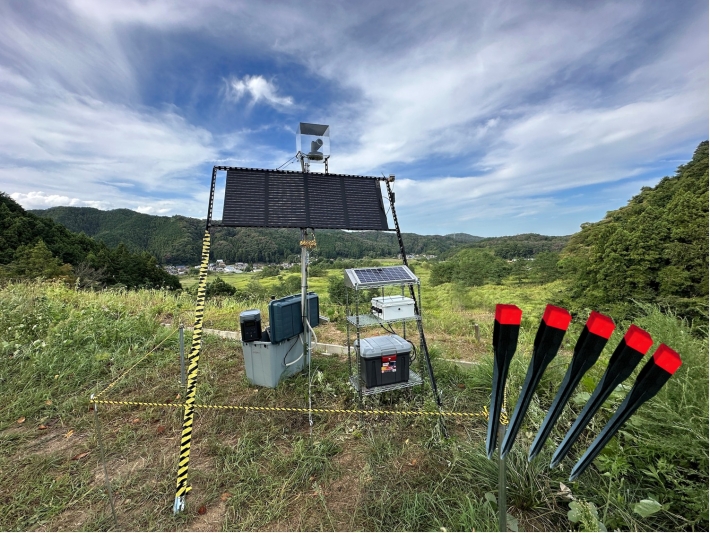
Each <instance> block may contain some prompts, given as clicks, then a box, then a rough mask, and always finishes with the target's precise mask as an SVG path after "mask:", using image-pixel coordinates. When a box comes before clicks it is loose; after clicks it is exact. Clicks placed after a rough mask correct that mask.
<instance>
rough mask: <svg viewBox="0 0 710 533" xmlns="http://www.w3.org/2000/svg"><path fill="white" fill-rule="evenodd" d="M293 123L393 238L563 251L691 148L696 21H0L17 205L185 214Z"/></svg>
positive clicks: (360, 7) (540, 9)
mask: <svg viewBox="0 0 710 533" xmlns="http://www.w3.org/2000/svg"><path fill="white" fill-rule="evenodd" d="M301 121H303V122H315V123H323V124H329V125H330V126H331V152H332V156H331V164H330V170H331V172H336V173H358V174H368V175H381V174H382V173H384V174H387V175H389V174H395V175H396V176H397V181H396V183H395V191H396V193H397V212H398V217H399V219H400V224H401V226H402V229H403V231H408V232H417V233H422V234H445V233H453V232H467V233H471V234H474V235H481V236H495V235H510V234H517V233H527V232H536V233H543V234H549V235H564V234H570V233H574V232H575V231H577V230H578V229H579V225H580V224H581V223H583V222H591V221H596V220H599V219H600V218H602V217H603V216H604V214H605V213H606V212H607V211H609V210H612V209H616V208H618V207H620V206H622V205H624V204H625V203H626V202H627V200H628V199H629V198H630V197H631V196H633V195H634V194H636V193H637V192H638V191H639V189H640V188H641V187H642V186H645V185H648V186H653V185H655V184H656V183H657V182H658V181H659V180H660V178H662V177H663V176H665V175H671V174H673V173H674V171H675V169H676V168H677V167H678V165H679V164H682V163H684V162H686V161H687V160H688V159H689V158H690V157H691V156H692V153H693V150H694V149H695V147H696V146H697V145H698V143H699V142H700V141H702V140H705V139H707V138H708V4H707V2H706V1H682V0H681V1H672V2H659V1H649V2H642V1H634V0H624V1H620V2H569V1H560V2H545V1H535V2H521V1H515V2H513V1H510V2H507V1H499V2H483V1H480V2H474V1H469V0H465V1H442V2H414V1H403V2H395V1H388V2H382V1H377V2H375V1H372V2H369V1H360V2H345V1H343V2H333V1H322V2H311V1H307V0H303V1H301V2H278V1H270V2H248V3H247V2H239V1H234V0H230V1H227V0H201V1H200V2H195V1H182V0H180V1H170V2H169V1H161V0H158V1H146V0H141V1H139V0H122V1H121V2H98V1H94V2H90V1H87V0H72V1H66V2H62V1H56V2H33V1H27V0H25V1H12V0H11V1H6V2H3V3H2V4H1V5H0V191H4V192H6V193H8V194H10V195H11V196H12V197H13V198H15V199H16V200H17V201H18V202H19V203H20V204H22V205H23V206H24V207H26V208H34V209H41V208H46V207H51V206H55V205H75V206H93V207H98V208H101V209H115V208H124V207H125V208H129V209H134V210H138V211H141V212H145V213H151V214H160V215H172V214H182V215H187V216H194V217H204V216H205V214H206V199H207V195H208V186H209V179H210V172H211V168H212V166H213V165H215V164H219V165H234V166H248V167H261V168H275V167H278V166H280V165H281V164H283V163H284V162H286V161H287V160H288V159H289V158H290V157H291V156H292V155H293V154H294V153H295V131H296V128H297V126H298V123H299V122H301ZM287 168H291V169H294V170H295V169H296V166H295V165H292V166H291V167H287ZM313 170H314V171H318V170H319V168H318V167H314V168H313ZM218 212H219V209H218ZM218 214H219V213H218Z"/></svg>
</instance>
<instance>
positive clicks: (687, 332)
mask: <svg viewBox="0 0 710 533" xmlns="http://www.w3.org/2000/svg"><path fill="white" fill-rule="evenodd" d="M417 273H418V275H420V276H421V277H422V279H423V280H424V285H423V297H424V305H425V309H424V311H425V317H426V320H427V322H426V330H427V334H428V337H430V338H431V340H430V344H431V345H432V347H433V349H432V353H433V356H434V357H433V364H434V369H435V373H436V376H437V382H438V384H439V388H440V389H441V391H442V396H443V399H444V405H445V407H446V408H447V409H451V410H460V411H471V412H478V411H480V410H481V409H482V407H483V406H484V405H486V404H487V403H488V395H489V393H490V381H491V372H492V362H491V355H490V348H489V339H490V335H491V334H490V325H491V322H492V314H491V313H492V305H494V303H495V302H496V301H505V302H510V303H518V304H519V305H521V306H522V307H523V309H524V312H525V314H524V316H526V317H529V318H527V321H525V322H524V323H523V328H522V333H521V340H520V345H519V349H518V352H517V354H516V356H515V358H514V360H513V364H512V367H511V374H510V380H509V391H510V398H509V404H510V405H514V402H515V400H516V396H517V391H518V390H519V387H520V385H521V384H522V381H523V378H524V374H525V371H526V368H527V362H528V360H529V354H530V346H531V344H532V339H533V336H534V333H535V329H536V328H537V323H536V320H539V316H540V314H541V311H542V308H543V307H544V303H545V300H548V299H554V295H555V293H556V291H559V290H562V288H561V287H560V286H558V285H555V284H552V285H549V286H542V287H525V286H517V285H515V284H511V285H503V286H495V287H493V286H487V287H480V288H475V289H471V290H469V291H466V292H465V293H462V292H460V291H459V292H457V291H456V290H454V288H452V287H449V286H441V287H436V288H432V287H428V285H427V284H426V279H427V276H428V273H427V271H426V270H425V269H423V268H421V269H418V271H417ZM325 279H327V278H314V280H319V281H320V280H325ZM526 291H527V292H526ZM319 292H320V293H321V294H322V295H323V296H322V298H323V304H322V305H323V308H324V309H325V310H326V312H332V311H333V309H334V308H332V306H331V304H330V303H329V302H328V301H327V297H326V296H325V295H326V294H327V292H326V291H325V289H323V290H320V289H319ZM193 304H194V302H193V300H192V298H191V297H189V296H188V295H186V294H182V295H173V294H169V293H164V292H160V291H136V292H124V291H119V292H111V291H106V292H100V293H90V292H75V291H73V290H71V289H68V288H65V287H63V286H62V285H59V284H51V283H31V284H11V285H6V286H4V287H2V288H0V307H1V308H2V309H3V313H2V315H0V385H1V386H0V406H1V407H0V507H2V509H3V512H2V513H0V529H1V530H39V529H50V530H86V529H90V530H106V529H113V528H116V529H122V530H143V531H148V530H176V529H180V530H184V529H189V530H209V529H226V530H257V529H258V530H286V529H289V530H291V529H299V530H313V531H316V530H383V531H384V530H440V528H446V529H447V530H466V531H470V530H472V529H475V530H494V529H496V527H497V517H496V504H495V501H496V496H497V476H498V472H497V467H496V464H495V463H494V462H491V461H489V460H488V459H487V457H486V455H485V447H484V439H485V429H486V427H485V424H486V421H485V420H484V419H482V418H474V419H450V420H447V426H448V429H449V433H450V438H448V439H442V438H441V437H440V435H439V434H438V432H437V427H436V424H435V423H434V421H433V420H432V419H427V418H407V417H385V416H379V417H362V418H361V417H358V416H356V415H343V414H332V415H315V416H314V425H313V427H312V428H310V426H309V424H308V419H307V416H304V415H294V414H290V413H281V412H276V413H273V414H271V415H268V416H267V415H259V414H244V413H243V412H235V411H221V410H198V411H197V415H196V420H195V428H194V437H193V445H192V456H191V466H190V482H191V485H192V487H193V490H192V492H191V493H190V495H189V496H188V499H187V501H188V507H187V510H186V512H185V513H182V514H180V515H178V516H177V517H174V516H173V515H172V513H171V510H170V509H171V507H172V503H173V497H174V490H175V475H176V465H177V455H178V450H179V436H180V431H181V424H182V414H181V411H180V409H171V408H164V407H149V408H141V409H135V408H132V407H130V406H111V407H108V406H101V407H100V412H99V414H100V417H101V423H102V426H103V435H104V440H105V448H106V454H107V461H108V470H109V473H110V475H111V480H112V486H113V490H114V493H115V497H116V510H117V515H118V524H117V525H114V523H113V520H112V517H111V513H110V508H109V506H108V501H107V497H106V493H105V489H104V485H103V483H104V480H103V472H102V469H101V461H100V454H99V451H98V443H97V442H96V433H95V429H94V413H93V412H91V411H89V409H88V407H89V406H88V400H87V399H88V396H89V394H90V393H91V392H95V391H97V390H99V388H103V386H105V385H106V384H107V383H109V382H110V381H111V380H112V379H114V378H115V377H117V376H119V375H120V374H121V373H122V372H123V371H124V370H125V369H127V368H129V367H130V366H131V365H132V364H134V363H135V362H136V361H138V360H139V359H140V358H141V357H142V356H143V355H144V354H145V353H147V352H148V351H150V350H151V349H153V348H154V347H155V346H156V345H157V344H158V343H159V342H160V341H161V340H163V339H164V338H165V337H166V336H167V335H169V334H170V332H171V331H172V330H171V329H168V328H164V327H162V326H161V325H160V324H161V323H163V322H173V323H176V322H178V321H181V320H182V321H184V322H185V323H190V322H191V320H192V312H193ZM251 306H259V307H262V311H265V302H245V301H237V300H233V299H229V298H223V299H216V300H215V301H213V302H209V303H208V306H207V311H206V321H212V322H211V323H212V324H213V326H212V327H214V326H215V325H219V326H220V327H222V328H223V329H232V330H236V329H237V322H238V314H239V312H240V311H241V310H243V309H245V308H248V307H251ZM642 314H643V316H642V317H641V318H639V319H638V320H637V324H638V325H640V326H641V327H644V328H646V329H647V330H648V331H649V332H650V333H651V334H652V336H653V338H654V340H655V341H656V344H658V343H660V342H666V343H667V344H669V345H670V346H672V347H673V348H675V349H677V350H678V351H679V352H680V353H681V356H682V357H683V361H684V364H683V366H682V367H681V369H680V370H679V371H678V372H677V373H676V375H674V377H673V379H671V380H670V381H669V383H668V384H667V385H666V387H665V388H664V389H663V390H662V391H661V392H660V393H659V394H658V396H656V397H655V398H654V399H653V400H651V401H650V402H648V403H647V404H645V405H644V406H643V407H642V408H641V409H640V410H639V411H638V413H637V414H636V415H635V416H634V417H632V419H631V420H630V421H629V423H628V424H626V425H625V426H624V427H623V428H622V430H621V432H620V433H619V435H618V436H617V437H616V438H614V439H613V440H612V442H611V443H610V445H609V446H607V448H606V449H605V451H604V453H603V454H602V455H601V456H600V457H599V458H598V459H597V460H596V461H595V463H594V465H593V467H591V468H590V469H589V470H588V471H587V472H586V473H585V474H584V475H583V476H582V477H581V478H580V479H579V480H578V481H577V482H575V483H568V482H567V481H566V479H567V476H568V474H569V470H570V468H571V466H572V464H573V463H572V461H573V459H574V458H576V457H578V456H579V454H580V453H581V452H582V451H583V450H584V449H585V447H586V446H587V445H588V444H589V443H590V442H591V440H592V439H593V438H594V436H595V435H596V432H598V430H599V429H600V428H601V427H602V426H603V424H604V423H605V421H606V420H607V419H608V417H609V416H610V415H611V413H612V412H613V411H614V409H615V407H616V406H617V405H618V404H619V403H620V401H621V400H622V399H623V396H624V394H625V392H624V391H623V390H619V391H617V392H615V393H614V395H613V396H612V398H611V399H610V400H609V401H608V402H607V404H605V406H604V408H603V409H602V410H601V412H600V413H599V414H598V415H597V416H595V418H594V420H593V421H592V424H591V425H590V427H589V428H588V430H587V432H585V433H584V434H583V436H582V437H581V441H580V442H579V443H578V445H577V446H576V447H575V448H574V449H573V450H572V453H571V458H570V459H567V460H566V461H565V462H563V464H562V465H561V467H559V468H558V469H556V470H554V471H550V470H549V468H548V467H547V464H549V459H550V456H551V454H552V451H553V450H554V445H555V443H557V442H559V441H560V439H561V437H562V436H563V434H564V431H565V430H566V425H567V424H568V423H569V422H571V420H573V417H574V415H575V413H576V412H578V411H579V410H580V409H581V407H582V404H581V403H580V402H577V403H575V402H574V401H573V402H571V404H570V405H569V406H568V407H567V408H566V411H565V413H564V414H563V415H562V417H561V422H560V423H558V427H556V428H555V430H554V431H553V433H552V435H551V437H550V439H549V441H548V442H547V444H546V446H545V448H544V450H543V452H541V454H540V456H539V457H538V458H537V459H536V460H535V461H533V462H532V463H528V461H527V447H528V446H529V444H530V442H531V441H532V438H533V437H534V433H535V430H536V428H537V427H538V426H539V424H540V422H541V421H542V418H543V417H544V415H545V411H546V409H547V407H548V406H549V405H550V403H551V401H552V398H553V396H554V394H555V392H556V387H557V385H558V384H559V381H560V379H561V378H562V375H563V374H564V372H565V369H566V365H567V362H568V361H569V358H570V355H571V349H572V347H573V344H572V342H573V341H570V340H569V339H575V338H576V336H577V335H578V334H579V331H580V329H581V324H583V318H581V317H580V318H578V319H576V320H575V321H574V322H573V327H572V328H571V331H570V333H569V334H568V337H567V338H566V340H565V344H564V345H563V350H562V351H561V353H560V355H558V357H557V358H556V359H555V360H554V361H553V363H552V364H551V365H550V367H549V368H548V371H547V372H546V373H545V376H544V377H543V380H542V383H541V384H540V386H539V387H538V389H537V394H536V396H535V398H534V401H533V405H532V406H531V408H530V411H529V413H528V415H527V417H526V420H525V422H524V425H523V427H522V429H521V432H520V436H519V437H518V441H517V442H516V445H515V447H514V448H513V451H512V452H511V455H510V456H509V468H508V482H509V483H508V486H509V488H508V505H509V512H510V513H511V514H512V515H513V516H514V517H515V518H516V519H517V520H518V523H519V526H520V528H521V529H528V530H535V529H536V530H567V529H570V528H572V529H585V528H589V527H592V526H594V525H596V524H594V523H593V521H589V520H588V521H585V522H575V523H571V522H570V521H569V520H568V516H567V511H568V510H569V503H570V500H569V499H568V498H567V497H566V496H565V492H564V491H561V490H560V487H561V485H560V483H563V484H565V485H567V486H568V487H569V489H570V490H571V494H572V496H573V497H574V498H575V501H576V502H577V503H579V504H580V505H582V506H585V508H586V509H592V507H591V506H592V505H593V506H594V509H595V510H596V511H597V512H598V517H599V520H600V521H601V522H603V524H604V525H605V526H606V528H607V529H623V530H627V529H628V530H702V529H704V530H707V528H708V525H709V524H708V505H707V502H708V345H707V332H702V331H696V330H694V329H693V327H692V325H690V324H688V323H687V322H683V321H681V320H679V319H677V318H676V317H674V316H672V315H669V314H664V313H661V312H660V311H659V310H658V309H656V308H646V309H644V310H643V313H642ZM471 321H477V322H478V323H479V325H480V328H481V341H480V343H476V341H475V339H474V338H473V333H472V328H471V327H470V325H471ZM626 326H627V324H620V325H619V327H618V328H617V332H616V333H615V336H614V337H613V338H612V340H611V341H610V342H609V345H608V347H607V349H606V350H605V352H604V354H603V355H602V358H601V360H600V362H599V363H598V364H597V365H595V367H594V368H593V369H592V370H591V371H590V375H589V376H588V377H585V379H584V380H583V382H582V383H581V384H580V388H579V390H578V392H585V391H587V392H589V391H591V389H592V388H593V387H594V385H595V383H596V379H598V377H599V376H600V374H601V372H602V371H603V369H604V367H605V364H606V360H607V359H608V357H609V355H610V353H611V351H612V349H613V347H615V346H616V344H617V342H618V341H619V339H620V337H621V334H622V333H623V330H624V329H625V328H626ZM208 327H209V326H208ZM329 327H331V328H333V329H334V330H335V331H336V333H333V335H334V336H335V335H336V334H337V331H338V330H336V329H335V328H337V327H340V326H339V325H336V326H333V325H331V326H329ZM316 331H317V332H318V333H319V335H320V332H321V331H322V330H321V329H318V330H316ZM189 340H190V339H189V334H187V339H186V343H187V344H188V345H189ZM470 345H474V346H473V348H471V347H470ZM452 355H458V356H459V357H461V358H465V357H470V358H472V359H475V360H477V361H478V362H479V363H480V364H478V365H475V366H473V367H471V368H470V369H466V370H464V369H462V368H460V367H459V366H456V365H453V364H451V363H449V362H447V361H445V359H446V358H449V357H451V356H452ZM313 371H314V376H315V379H314V382H313V404H314V406H318V407H325V408H353V407H357V406H358V405H359V404H358V401H357V397H356V396H355V395H354V393H353V392H352V391H351V390H350V389H349V387H348V386H347V384H346V378H347V374H348V370H347V363H346V361H345V360H343V358H340V357H337V356H323V355H318V356H315V357H314V359H313ZM627 383H629V382H627ZM307 391H308V380H307V378H306V377H305V376H303V375H299V376H296V377H294V378H291V379H289V380H287V381H285V382H283V383H281V384H280V385H279V387H277V388H276V389H262V388H256V387H254V386H250V385H249V383H248V381H247V380H246V377H245V375H244V366H243V360H242V357H241V350H240V347H239V345H238V344H237V343H235V342H233V341H228V340H224V339H219V338H217V337H212V336H207V337H206V338H205V340H204V350H203V354H202V357H201V360H200V378H199V385H198V392H197V395H198V397H197V401H198V402H204V403H208V402H209V403H233V404H240V405H258V406H298V407H304V406H306V405H307V397H308V393H307ZM182 394H183V391H182V389H181V386H180V383H179V361H178V357H177V337H176V336H175V335H173V336H171V337H169V338H168V340H167V341H165V343H164V344H163V345H161V346H160V348H158V349H157V350H156V351H155V352H153V353H152V354H151V355H150V356H149V357H148V358H147V359H146V360H145V361H143V362H142V363H140V364H139V365H138V366H137V367H136V368H135V369H133V371H132V372H130V373H129V374H128V375H127V376H126V377H125V378H124V379H122V380H121V381H120V382H118V383H117V385H116V386H115V387H114V388H113V389H112V390H111V391H110V392H109V393H107V397H109V398H116V399H118V398H125V399H133V400H139V401H159V402H169V401H172V402H175V401H177V402H179V401H180V400H179V399H178V395H182ZM364 404H365V406H366V407H382V408H394V407H397V408H402V409H409V408H413V409H422V408H424V409H431V408H433V401H432V399H431V393H430V391H429V390H428V388H427V387H424V388H422V390H419V388H418V389H416V390H414V389H410V390H405V391H396V392H394V393H389V394H387V395H380V396H375V397H369V398H366V400H365V402H364ZM20 421H22V422H20ZM311 430H312V434H311ZM87 452H88V453H87ZM84 454H86V455H84ZM649 498H651V499H653V500H655V501H658V502H659V503H660V504H661V505H662V509H661V510H660V511H658V512H656V513H655V514H653V515H651V516H648V517H643V516H641V515H639V514H638V513H636V512H634V505H635V504H637V503H638V502H639V501H641V500H644V499H649ZM201 511H202V512H201ZM590 516H591V515H590Z"/></svg>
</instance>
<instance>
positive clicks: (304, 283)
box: [301, 228, 313, 434]
mask: <svg viewBox="0 0 710 533" xmlns="http://www.w3.org/2000/svg"><path fill="white" fill-rule="evenodd" d="M306 230H307V228H301V320H302V322H303V359H304V362H305V363H306V364H307V365H308V426H309V431H310V433H311V434H312V432H313V413H312V412H311V328H310V325H309V323H308V246H307V244H306V234H307V231H306Z"/></svg>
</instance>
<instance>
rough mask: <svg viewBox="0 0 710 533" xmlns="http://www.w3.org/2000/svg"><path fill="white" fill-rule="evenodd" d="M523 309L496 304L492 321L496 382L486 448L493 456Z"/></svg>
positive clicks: (494, 375)
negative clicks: (506, 382)
mask: <svg viewBox="0 0 710 533" xmlns="http://www.w3.org/2000/svg"><path fill="white" fill-rule="evenodd" d="M522 317H523V311H522V310H521V309H520V308H519V307H517V306H515V305H509V304H497V305H496V315H495V321H494V322H493V386H492V388H491V406H490V409H489V410H488V433H487V435H486V452H487V453H488V458H489V459H491V458H493V452H494V450H495V448H496V443H497V439H498V428H499V427H500V412H501V408H502V406H503V399H504V396H505V381H506V379H507V378H508V369H509V368H510V361H511V359H512V358H513V355H514V354H515V350H516V348H517V346H518V334H519V332H520V321H521V320H522Z"/></svg>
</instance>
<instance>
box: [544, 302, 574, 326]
mask: <svg viewBox="0 0 710 533" xmlns="http://www.w3.org/2000/svg"><path fill="white" fill-rule="evenodd" d="M542 321H543V322H544V323H545V324H547V325H548V326H550V327H553V328H557V329H562V330H565V331H566V330H567V328H568V327H569V323H570V322H572V315H570V314H569V311H567V309H562V308H561V307H557V306H555V305H552V304H548V305H547V307H545V313H544V314H543V315H542Z"/></svg>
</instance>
